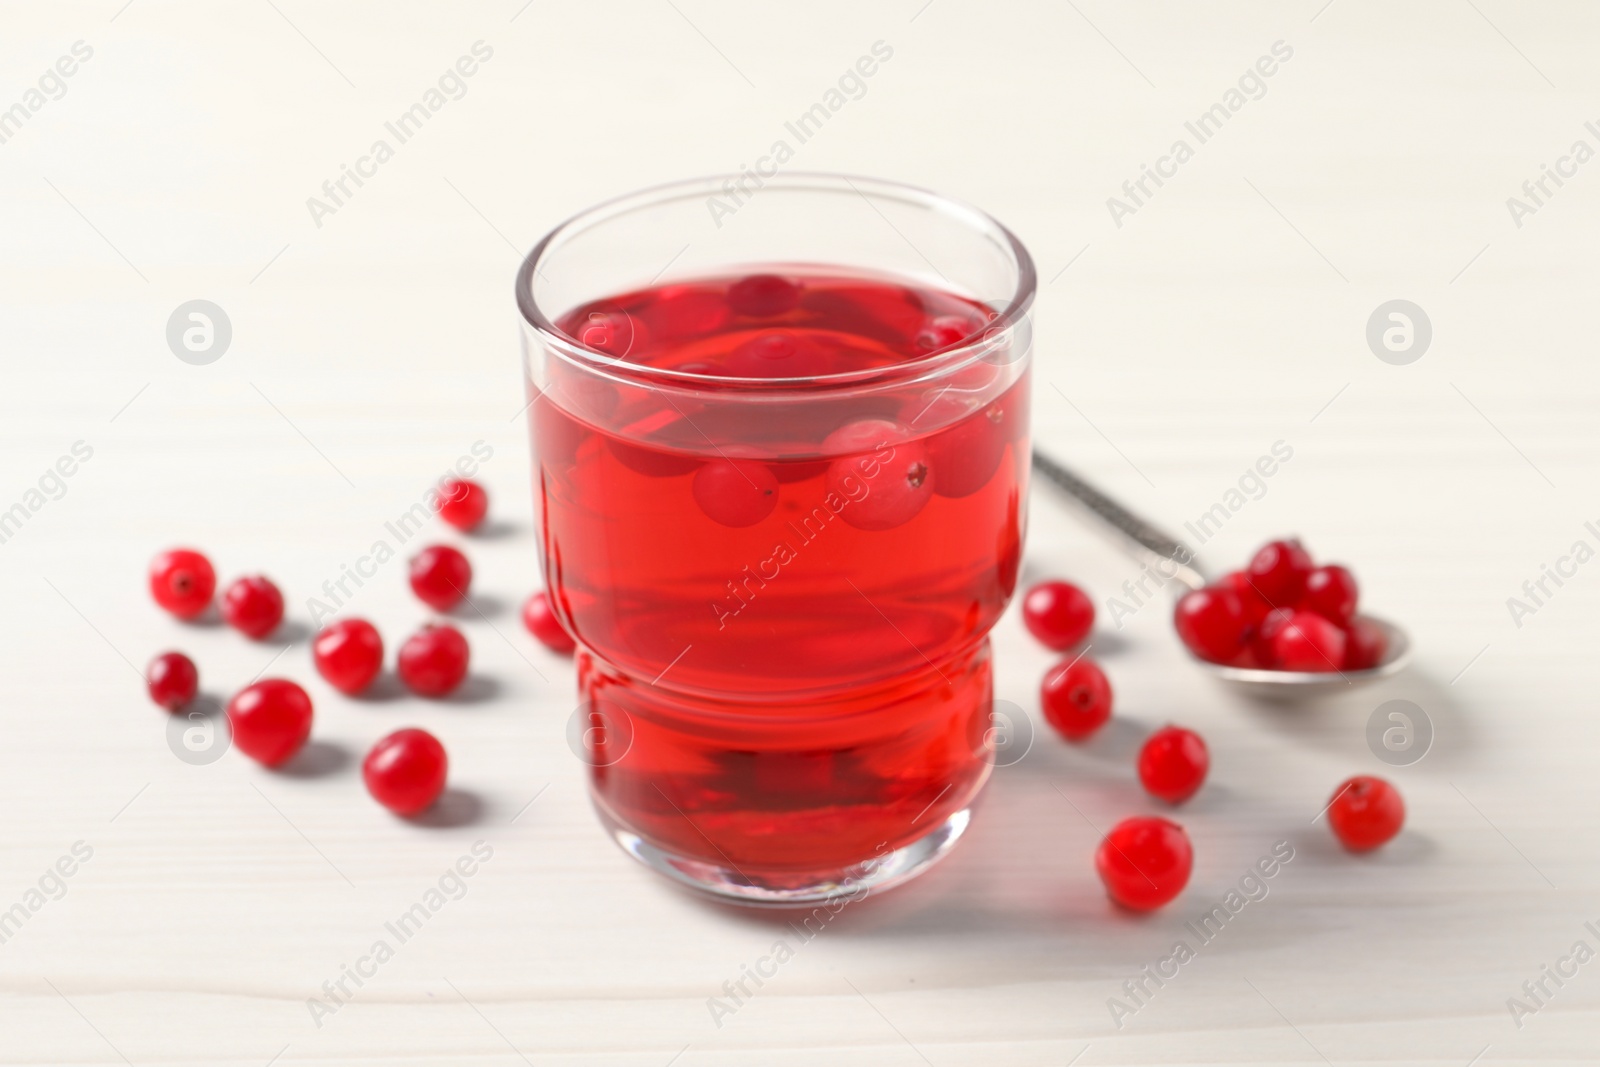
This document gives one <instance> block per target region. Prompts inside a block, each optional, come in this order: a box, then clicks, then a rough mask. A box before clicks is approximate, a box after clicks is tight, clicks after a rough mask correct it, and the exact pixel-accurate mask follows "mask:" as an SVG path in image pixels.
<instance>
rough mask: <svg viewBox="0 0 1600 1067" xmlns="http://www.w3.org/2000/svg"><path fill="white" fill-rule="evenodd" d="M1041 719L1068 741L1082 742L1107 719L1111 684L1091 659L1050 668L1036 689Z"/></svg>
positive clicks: (1080, 659)
mask: <svg viewBox="0 0 1600 1067" xmlns="http://www.w3.org/2000/svg"><path fill="white" fill-rule="evenodd" d="M1039 704H1040V706H1041V707H1043V708H1044V717H1045V719H1046V720H1047V721H1048V722H1049V723H1050V725H1051V726H1053V727H1055V728H1056V732H1057V733H1059V734H1060V735H1061V736H1062V737H1065V738H1066V739H1067V740H1068V741H1082V740H1084V739H1085V738H1087V737H1088V736H1089V735H1090V734H1092V733H1094V732H1095V731H1096V730H1098V729H1100V727H1102V726H1104V725H1105V724H1106V720H1107V719H1109V718H1111V683H1110V682H1109V681H1107V680H1106V675H1105V672H1104V671H1102V670H1101V669H1100V667H1099V665H1098V664H1096V663H1095V662H1094V660H1092V659H1089V658H1087V657H1085V656H1079V657H1078V658H1077V659H1075V660H1073V661H1072V662H1071V663H1063V664H1060V665H1058V666H1056V667H1053V668H1052V669H1051V670H1050V671H1049V672H1048V673H1047V674H1045V676H1044V682H1043V684H1042V685H1040V687H1039Z"/></svg>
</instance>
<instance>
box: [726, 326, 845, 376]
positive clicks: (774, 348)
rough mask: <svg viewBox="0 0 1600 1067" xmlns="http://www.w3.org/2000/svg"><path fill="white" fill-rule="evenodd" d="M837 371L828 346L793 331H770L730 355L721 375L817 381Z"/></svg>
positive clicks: (745, 343)
mask: <svg viewBox="0 0 1600 1067" xmlns="http://www.w3.org/2000/svg"><path fill="white" fill-rule="evenodd" d="M834 369H835V366H834V358H833V353H832V352H830V351H829V350H828V348H827V346H825V345H823V344H822V343H821V342H819V341H816V340H815V339H813V338H811V337H807V336H806V335H805V334H801V333H795V332H794V331H792V330H768V331H766V332H765V333H762V334H759V335H757V336H755V337H752V338H751V339H750V340H748V341H746V342H744V343H743V344H741V345H739V346H738V347H737V348H735V349H734V350H733V351H732V352H730V353H728V356H727V358H726V359H724V360H723V361H722V371H721V373H722V374H723V375H725V376H727V377H730V378H816V377H819V376H821V375H824V374H829V373H831V372H832V371H833V370H834Z"/></svg>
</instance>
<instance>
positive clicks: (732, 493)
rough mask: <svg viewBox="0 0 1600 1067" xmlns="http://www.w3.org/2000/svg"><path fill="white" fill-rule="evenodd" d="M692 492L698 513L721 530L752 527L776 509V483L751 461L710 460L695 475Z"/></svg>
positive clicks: (769, 472)
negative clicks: (698, 507)
mask: <svg viewBox="0 0 1600 1067" xmlns="http://www.w3.org/2000/svg"><path fill="white" fill-rule="evenodd" d="M692 490H693V492H694V502H695V503H696V504H699V505H700V510H701V511H703V512H704V513H705V514H706V516H707V517H708V518H710V519H711V521H713V522H715V523H719V524H720V525H723V526H732V527H735V528H738V527H744V526H754V525H755V524H756V523H758V522H760V521H761V520H762V519H764V518H766V517H767V516H768V515H771V514H772V509H773V508H775V507H777V506H778V479H777V478H776V477H774V476H773V473H772V471H771V470H770V469H769V468H768V467H767V465H766V464H765V463H757V462H755V461H753V460H743V459H718V460H713V461H712V462H710V463H707V464H706V465H705V466H704V467H701V468H700V469H699V470H698V471H696V472H695V476H694V482H693V485H692Z"/></svg>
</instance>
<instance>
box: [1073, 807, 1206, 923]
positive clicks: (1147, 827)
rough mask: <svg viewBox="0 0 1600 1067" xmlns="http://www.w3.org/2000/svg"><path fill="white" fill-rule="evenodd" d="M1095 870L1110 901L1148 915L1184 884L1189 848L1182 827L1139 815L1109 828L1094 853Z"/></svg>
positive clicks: (1190, 854)
mask: <svg viewBox="0 0 1600 1067" xmlns="http://www.w3.org/2000/svg"><path fill="white" fill-rule="evenodd" d="M1094 866H1095V870H1096V871H1098V872H1099V874H1100V880H1101V881H1102V882H1104V883H1105V884H1106V893H1107V894H1108V895H1109V896H1110V897H1111V899H1112V900H1114V901H1116V902H1117V903H1118V904H1121V905H1122V906H1123V907H1125V908H1132V909H1134V910H1135V911H1151V910H1154V909H1155V908H1159V907H1161V905H1163V904H1165V903H1167V902H1168V901H1170V900H1172V898H1174V897H1176V896H1177V895H1178V894H1179V893H1181V892H1183V887H1184V886H1186V885H1188V884H1189V872H1190V871H1191V870H1193V869H1194V849H1193V847H1192V846H1191V845H1190V844H1189V835H1188V834H1186V833H1184V832H1183V827H1181V826H1179V825H1178V824H1177V823H1175V822H1173V821H1171V820H1170V819H1163V818H1160V817H1159V816H1154V815H1143V816H1138V817H1136V818H1132V819H1123V820H1122V821H1121V822H1119V823H1118V824H1117V825H1116V826H1114V827H1112V828H1111V832H1110V833H1109V834H1107V835H1106V836H1105V840H1103V841H1101V842H1100V847H1099V848H1098V849H1097V850H1096V851H1095V854H1094Z"/></svg>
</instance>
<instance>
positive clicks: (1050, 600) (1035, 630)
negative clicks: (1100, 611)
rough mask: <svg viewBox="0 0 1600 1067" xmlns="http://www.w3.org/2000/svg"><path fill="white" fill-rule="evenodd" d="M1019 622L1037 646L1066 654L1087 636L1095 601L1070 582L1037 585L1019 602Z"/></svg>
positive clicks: (1092, 623)
mask: <svg viewBox="0 0 1600 1067" xmlns="http://www.w3.org/2000/svg"><path fill="white" fill-rule="evenodd" d="M1022 621H1023V622H1024V623H1025V624H1026V625H1027V627H1028V632H1029V633H1031V634H1033V636H1034V637H1036V638H1038V639H1039V643H1040V644H1042V645H1044V646H1045V647H1046V648H1052V649H1055V650H1056V651H1057V652H1065V651H1066V650H1067V649H1069V648H1071V647H1073V646H1074V645H1077V644H1079V643H1080V642H1082V641H1083V639H1084V638H1085V637H1088V636H1089V630H1090V629H1091V628H1092V627H1093V626H1094V601H1092V600H1090V599H1089V595H1088V594H1087V593H1085V592H1084V591H1083V590H1082V589H1079V588H1078V587H1077V586H1075V585H1073V584H1072V583H1071V582H1056V581H1052V582H1040V583H1039V584H1038V585H1035V586H1034V587H1033V588H1032V589H1029V590H1028V592H1027V595H1025V596H1024V597H1023V598H1022Z"/></svg>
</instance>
